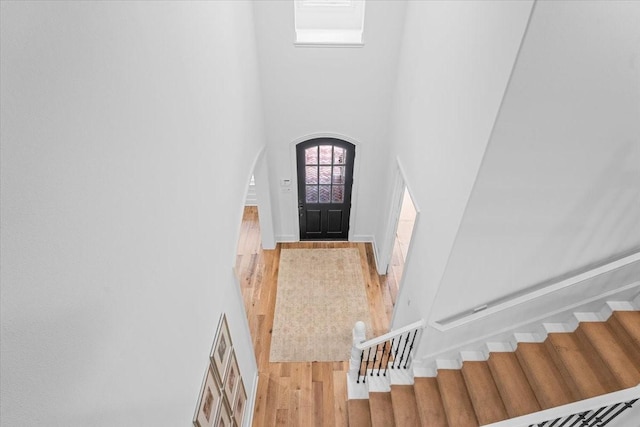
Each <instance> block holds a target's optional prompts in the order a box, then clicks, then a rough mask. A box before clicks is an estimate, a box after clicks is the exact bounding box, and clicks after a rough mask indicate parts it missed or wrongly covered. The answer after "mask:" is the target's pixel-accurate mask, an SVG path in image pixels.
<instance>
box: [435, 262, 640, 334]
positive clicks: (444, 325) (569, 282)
mask: <svg viewBox="0 0 640 427" xmlns="http://www.w3.org/2000/svg"><path fill="white" fill-rule="evenodd" d="M638 261H640V252H636V253H634V254H631V255H628V256H626V257H623V258H621V259H618V260H616V261H613V262H610V263H608V264H605V265H602V266H600V267H597V268H593V269H590V270H589V271H586V272H582V273H580V274H577V275H575V276H573V277H570V278H568V279H564V280H561V281H559V282H556V283H553V284H551V285H549V286H546V287H544V288H542V289H536V290H534V291H531V292H528V293H526V294H524V295H519V296H517V297H515V298H512V299H510V300H508V301H504V302H501V303H499V304H496V305H493V306H492V305H490V304H488V308H486V309H484V310H482V311H478V312H475V313H472V314H469V315H467V316H463V317H458V318H455V319H453V320H447V319H442V320H438V321H430V322H429V325H430V326H432V327H433V328H435V329H437V330H439V331H448V330H450V329H453V328H457V327H459V326H462V325H465V324H467V323H471V322H474V321H477V320H479V319H482V318H485V317H488V316H490V315H493V314H495V313H499V312H501V311H504V310H507V309H510V308H513V307H515V306H518V305H522V304H525V303H527V302H530V301H532V300H534V299H536V298H540V297H542V296H544V295H548V294H551V293H553V292H557V291H560V290H562V289H565V288H568V287H570V286H573V285H576V284H578V283H580V282H584V281H585V280H588V279H592V278H594V277H596V276H599V275H601V274H604V273H608V272H611V271H613V270H616V269H618V268H621V267H624V266H627V265H630V264H632V263H634V262H638ZM450 318H451V317H450Z"/></svg>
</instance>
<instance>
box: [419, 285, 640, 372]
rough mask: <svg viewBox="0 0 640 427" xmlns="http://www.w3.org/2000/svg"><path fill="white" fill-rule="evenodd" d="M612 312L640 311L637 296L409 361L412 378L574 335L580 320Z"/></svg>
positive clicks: (596, 318)
mask: <svg viewBox="0 0 640 427" xmlns="http://www.w3.org/2000/svg"><path fill="white" fill-rule="evenodd" d="M614 310H617V311H634V310H640V293H638V294H636V295H635V296H634V297H632V298H630V299H629V300H616V299H615V298H614V299H611V300H597V301H589V302H587V303H585V304H583V305H580V306H578V307H572V308H571V309H570V310H565V311H562V312H559V313H551V314H550V315H549V316H547V317H545V318H542V319H537V320H536V321H534V322H531V323H528V324H524V325H517V326H516V327H514V328H510V329H507V330H503V331H500V332H498V333H496V334H494V335H487V336H485V337H482V338H480V339H478V340H475V341H473V342H468V343H464V344H462V345H460V346H456V347H452V348H450V349H448V350H445V351H443V352H441V353H438V354H432V355H428V356H426V357H424V358H422V359H416V360H414V361H413V364H412V366H413V375H414V376H415V377H435V376H437V370H438V369H445V368H444V367H445V366H451V368H448V369H458V368H455V366H457V365H460V366H462V363H463V362H464V361H465V360H470V361H471V360H473V361H478V360H480V361H483V360H487V359H488V358H489V354H490V353H491V352H503V351H515V349H516V348H517V346H518V343H519V342H544V341H545V340H546V338H547V335H548V334H549V333H554V332H568V333H569V332H574V331H575V330H576V329H577V327H578V325H579V323H580V322H581V321H602V322H604V321H606V320H607V319H608V318H609V317H610V316H611V314H612V312H613V311H614Z"/></svg>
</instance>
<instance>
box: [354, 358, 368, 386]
mask: <svg viewBox="0 0 640 427" xmlns="http://www.w3.org/2000/svg"><path fill="white" fill-rule="evenodd" d="M362 359H364V350H361V351H360V365H359V366H358V378H357V380H356V384H360V372H361V371H362ZM365 374H366V371H365ZM362 376H363V377H364V375H362ZM362 382H364V380H363V381H362Z"/></svg>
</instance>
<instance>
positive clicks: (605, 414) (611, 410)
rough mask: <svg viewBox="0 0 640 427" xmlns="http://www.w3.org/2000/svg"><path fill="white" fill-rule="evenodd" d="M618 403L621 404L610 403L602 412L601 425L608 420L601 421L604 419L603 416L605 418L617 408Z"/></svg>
mask: <svg viewBox="0 0 640 427" xmlns="http://www.w3.org/2000/svg"><path fill="white" fill-rule="evenodd" d="M620 405H622V403H616V404H614V405H610V406H609V407H608V409H607V410H606V411H604V414H602V415H601V416H600V422H601V423H603V424H601V425H606V424H607V423H608V422H609V421H603V420H604V419H605V418H606V417H607V416H608V415H609V414H610V413H612V412H613V411H615V410H616V408H617V407H618V406H620Z"/></svg>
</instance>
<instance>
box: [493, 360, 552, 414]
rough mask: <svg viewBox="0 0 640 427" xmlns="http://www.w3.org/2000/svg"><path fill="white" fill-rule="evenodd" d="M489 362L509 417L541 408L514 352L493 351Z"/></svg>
mask: <svg viewBox="0 0 640 427" xmlns="http://www.w3.org/2000/svg"><path fill="white" fill-rule="evenodd" d="M488 364H489V368H491V374H492V375H493V379H494V381H495V383H496V386H497V387H498V391H499V392H500V396H501V397H502V401H503V402H504V406H505V408H506V409H507V413H508V414H509V417H518V416H520V415H525V414H530V413H532V412H537V411H539V410H540V409H541V408H540V405H539V404H538V400H537V399H536V396H535V394H534V393H533V390H532V389H531V385H529V382H528V381H527V377H526V375H525V374H524V372H523V370H522V368H521V367H520V363H519V362H518V358H517V357H516V355H515V354H514V353H512V352H508V353H506V352H505V353H502V352H499V353H491V356H490V357H489V360H488Z"/></svg>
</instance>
